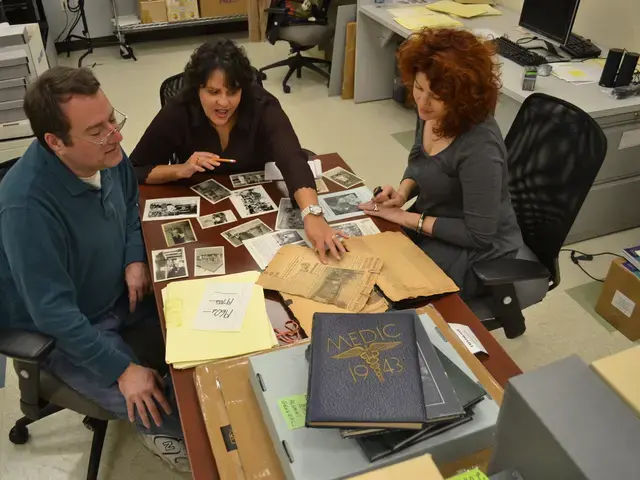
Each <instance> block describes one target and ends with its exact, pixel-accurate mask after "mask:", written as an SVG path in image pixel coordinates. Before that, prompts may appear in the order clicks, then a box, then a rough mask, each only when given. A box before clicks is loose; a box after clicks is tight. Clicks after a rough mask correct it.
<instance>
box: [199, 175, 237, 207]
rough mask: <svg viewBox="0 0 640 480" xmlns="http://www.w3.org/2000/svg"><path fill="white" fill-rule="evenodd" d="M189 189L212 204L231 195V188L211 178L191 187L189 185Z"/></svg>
mask: <svg viewBox="0 0 640 480" xmlns="http://www.w3.org/2000/svg"><path fill="white" fill-rule="evenodd" d="M191 190H193V191H194V192H196V193H197V194H198V195H200V196H201V197H203V198H205V199H206V200H208V201H210V202H211V203H213V204H214V205H215V204H216V203H218V202H220V201H222V200H224V199H225V198H228V197H229V196H230V195H231V190H229V189H228V188H226V187H225V186H224V185H220V184H219V183H218V182H216V181H215V180H214V179H213V178H210V179H209V180H205V181H204V182H202V183H199V184H197V185H194V186H193V187H191Z"/></svg>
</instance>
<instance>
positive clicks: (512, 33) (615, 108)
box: [356, 4, 640, 118]
mask: <svg viewBox="0 0 640 480" xmlns="http://www.w3.org/2000/svg"><path fill="white" fill-rule="evenodd" d="M413 6H415V5H413ZM387 8H402V6H400V5H397V4H396V5H393V4H392V5H389V6H388V7H385V6H378V5H364V6H360V7H359V12H360V13H361V14H363V15H366V16H367V17H370V18H371V19H373V20H374V21H376V22H378V23H380V24H382V25H384V26H386V27H387V28H388V29H389V30H391V31H393V32H395V33H397V34H398V35H400V36H401V37H403V38H407V37H408V36H409V34H410V33H411V32H410V31H409V30H408V29H406V28H404V27H402V26H400V25H399V24H398V23H396V22H395V21H394V20H393V16H392V15H391V14H390V13H389V12H388V11H387ZM498 8H499V10H500V11H502V13H503V14H502V15H500V16H493V17H479V18H473V19H459V20H460V21H461V22H462V23H463V24H464V26H465V28H467V29H469V30H474V29H483V30H487V29H488V30H491V31H493V32H494V33H495V34H496V36H502V35H504V34H505V33H506V34H508V35H509V38H510V39H511V40H514V41H515V40H516V39H518V38H520V37H524V36H529V35H528V34H527V33H526V32H525V31H523V30H521V29H520V28H519V27H518V20H519V18H520V17H519V15H518V14H517V13H515V12H514V11H512V10H508V9H505V8H503V7H498ZM530 35H533V34H530ZM583 36H586V37H588V35H587V34H586V33H585V34H584V35H583ZM552 43H554V42H552ZM556 45H557V44H556ZM356 48H357V46H356ZM601 48H602V47H601ZM602 50H603V53H602V56H606V52H607V51H606V49H604V48H603V49H602ZM538 53H540V52H538ZM501 60H502V66H501V71H502V84H503V85H502V90H501V91H502V93H504V94H505V95H507V96H508V97H510V98H512V99H514V100H515V101H517V102H518V103H522V102H523V101H524V99H525V98H526V97H528V96H529V95H531V94H532V93H534V92H528V91H524V90H522V67H521V66H520V65H518V64H516V63H515V62H512V61H511V60H507V59H501ZM535 93H546V94H547V95H552V96H554V97H558V98H562V99H563V100H566V101H567V102H570V103H572V104H574V105H576V106H578V107H579V108H581V109H583V110H584V111H586V112H587V113H588V114H589V115H591V116H592V117H593V118H598V117H606V116H610V115H618V114H624V113H629V112H638V111H640V96H635V97H632V98H628V99H625V100H615V99H614V98H613V97H611V96H609V95H608V94H607V93H605V92H603V88H602V87H600V86H599V85H598V84H597V83H591V84H587V85H573V84H571V83H569V82H565V81H564V80H560V79H559V78H556V77H553V76H548V77H541V76H538V79H537V80H536V89H535Z"/></svg>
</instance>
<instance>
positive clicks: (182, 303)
mask: <svg viewBox="0 0 640 480" xmlns="http://www.w3.org/2000/svg"><path fill="white" fill-rule="evenodd" d="M259 276H260V273H259V272H245V273H240V274H236V275H225V276H222V277H215V278H204V279H194V280H184V281H181V282H173V283H171V284H169V286H168V287H167V289H166V290H167V291H166V292H165V295H164V297H165V320H166V324H167V344H166V361H167V363H172V364H175V365H176V367H182V368H188V367H189V366H193V365H194V364H198V362H204V361H208V360H216V359H220V358H228V357H233V356H236V355H243V354H246V353H252V352H257V351H260V350H266V349H268V348H271V347H273V346H274V345H277V340H276V339H275V335H274V333H273V328H272V327H271V322H270V321H269V317H268V315H267V309H266V306H265V301H264V291H263V289H262V287H260V286H258V285H253V294H252V296H251V299H250V301H249V304H248V306H247V313H246V316H245V319H244V322H243V323H242V329H241V330H240V331H238V332H219V331H205V330H194V329H192V328H191V325H192V322H193V320H194V319H195V317H196V315H197V312H198V308H199V306H200V303H201V300H202V297H203V295H204V293H205V290H206V288H207V285H209V284H211V283H230V282H232V283H245V282H246V283H252V284H253V283H255V281H256V280H257V279H258V277H259Z"/></svg>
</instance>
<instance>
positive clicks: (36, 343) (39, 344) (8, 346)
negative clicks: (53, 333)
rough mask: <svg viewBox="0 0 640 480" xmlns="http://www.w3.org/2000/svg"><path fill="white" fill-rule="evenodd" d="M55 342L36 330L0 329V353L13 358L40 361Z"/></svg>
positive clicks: (33, 361)
mask: <svg viewBox="0 0 640 480" xmlns="http://www.w3.org/2000/svg"><path fill="white" fill-rule="evenodd" d="M55 344H56V342H55V340H54V339H52V338H51V337H47V336H46V335H43V334H41V333H38V332H31V331H28V330H13V329H11V330H9V329H0V353H1V354H2V355H4V356H6V357H10V358H13V359H15V360H20V361H23V362H31V363H40V362H41V361H42V360H44V359H45V358H46V357H47V355H49V353H50V352H51V350H53V348H54V347H55Z"/></svg>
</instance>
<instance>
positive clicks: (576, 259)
mask: <svg viewBox="0 0 640 480" xmlns="http://www.w3.org/2000/svg"><path fill="white" fill-rule="evenodd" d="M560 251H561V252H569V253H570V257H569V258H571V261H572V262H573V263H574V264H575V265H577V266H578V268H579V269H580V270H582V273H584V274H585V275H586V276H587V277H589V278H590V279H592V280H595V281H596V282H604V278H596V277H594V276H593V275H591V274H590V273H589V272H587V271H586V270H585V269H584V267H583V266H582V265H580V262H591V261H592V260H593V259H594V258H595V257H600V256H602V255H611V256H613V257H618V258H622V259H625V258H624V257H623V256H622V255H619V254H617V253H613V252H600V253H584V252H581V251H580V250H574V249H572V248H561V249H560Z"/></svg>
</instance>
